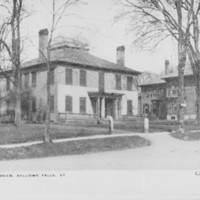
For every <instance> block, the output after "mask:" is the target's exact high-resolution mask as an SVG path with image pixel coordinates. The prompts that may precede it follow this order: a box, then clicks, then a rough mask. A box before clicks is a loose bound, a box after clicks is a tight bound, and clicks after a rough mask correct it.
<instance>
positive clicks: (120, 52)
mask: <svg viewBox="0 0 200 200" xmlns="http://www.w3.org/2000/svg"><path fill="white" fill-rule="evenodd" d="M116 54H117V64H118V65H121V66H125V47H124V46H119V47H117V49H116Z"/></svg>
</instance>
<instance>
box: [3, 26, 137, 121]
mask: <svg viewBox="0 0 200 200" xmlns="http://www.w3.org/2000/svg"><path fill="white" fill-rule="evenodd" d="M47 42H48V30H47V29H43V30H40V31H39V57H38V58H36V59H33V60H31V61H29V62H26V63H24V64H23V66H22V70H21V73H22V87H24V88H31V90H32V93H33V97H32V99H31V106H30V109H31V111H32V112H33V113H34V112H37V110H38V109H41V107H42V106H43V107H45V105H46V98H47V92H46V83H47V79H46V78H47V72H46V70H47V69H46V64H45V58H44V56H45V55H46V54H47V50H46V47H47ZM116 54H117V55H116V56H117V63H116V64H115V63H112V62H110V61H107V60H104V59H101V58H98V57H95V56H93V55H91V54H90V53H89V51H88V49H84V48H79V47H74V46H70V45H69V44H67V43H65V42H62V43H57V44H54V45H52V47H51V88H50V89H51V104H50V107H51V120H53V121H55V122H56V121H58V120H59V119H64V120H65V119H66V120H67V119H87V118H93V117H98V118H104V117H106V116H108V115H111V116H113V118H114V119H120V118H122V117H123V116H129V115H137V114H138V113H137V111H138V92H137V86H136V81H135V80H136V78H137V76H138V74H139V72H138V71H135V70H132V69H130V68H127V67H125V48H124V46H120V47H118V48H117V50H116ZM8 84H10V83H9V81H7V84H6V85H7V86H6V87H8ZM4 85H5V84H4Z"/></svg>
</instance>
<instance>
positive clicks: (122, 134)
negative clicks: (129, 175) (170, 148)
mask: <svg viewBox="0 0 200 200" xmlns="http://www.w3.org/2000/svg"><path fill="white" fill-rule="evenodd" d="M154 134H156V135H159V134H162V135H163V134H167V132H158V133H128V132H127V133H120V134H119V133H115V134H110V135H94V136H84V137H74V138H63V139H55V140H53V143H61V142H69V141H80V140H93V139H103V138H114V137H126V136H134V135H138V136H141V137H145V136H151V135H154ZM42 143H43V141H34V142H25V143H17V144H3V145H0V149H2V148H7V149H8V148H15V147H25V146H31V145H35V144H42Z"/></svg>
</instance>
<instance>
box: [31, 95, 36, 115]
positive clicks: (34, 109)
mask: <svg viewBox="0 0 200 200" xmlns="http://www.w3.org/2000/svg"><path fill="white" fill-rule="evenodd" d="M32 112H36V97H32Z"/></svg>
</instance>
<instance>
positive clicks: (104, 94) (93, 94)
mask: <svg viewBox="0 0 200 200" xmlns="http://www.w3.org/2000/svg"><path fill="white" fill-rule="evenodd" d="M88 94H89V96H90V97H108V98H116V97H121V96H122V95H124V94H122V93H107V92H88Z"/></svg>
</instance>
